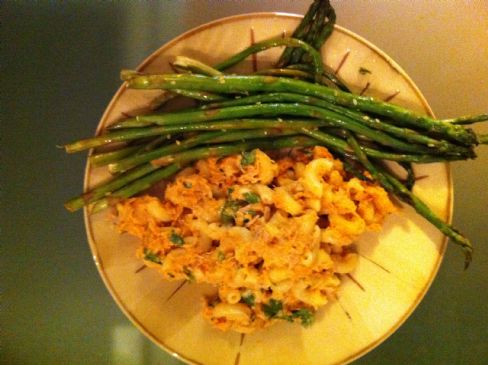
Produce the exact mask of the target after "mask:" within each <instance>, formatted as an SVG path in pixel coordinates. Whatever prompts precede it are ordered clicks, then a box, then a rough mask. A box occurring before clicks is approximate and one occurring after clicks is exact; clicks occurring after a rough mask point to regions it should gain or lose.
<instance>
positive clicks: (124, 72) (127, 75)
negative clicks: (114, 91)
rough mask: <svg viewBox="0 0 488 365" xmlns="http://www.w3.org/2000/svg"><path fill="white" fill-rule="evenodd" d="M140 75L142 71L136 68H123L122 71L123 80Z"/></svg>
mask: <svg viewBox="0 0 488 365" xmlns="http://www.w3.org/2000/svg"><path fill="white" fill-rule="evenodd" d="M140 75H141V73H140V72H137V71H134V70H122V71H120V78H121V79H122V80H123V81H129V80H131V79H133V78H134V77H136V76H140Z"/></svg>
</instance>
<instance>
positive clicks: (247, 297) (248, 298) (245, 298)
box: [241, 293, 256, 307]
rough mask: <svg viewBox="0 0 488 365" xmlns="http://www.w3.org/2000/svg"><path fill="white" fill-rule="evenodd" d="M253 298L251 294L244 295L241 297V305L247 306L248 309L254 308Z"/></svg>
mask: <svg viewBox="0 0 488 365" xmlns="http://www.w3.org/2000/svg"><path fill="white" fill-rule="evenodd" d="M255 299H256V298H255V297H254V294H253V293H249V294H244V295H242V296H241V300H242V302H243V303H245V304H247V305H248V306H250V307H254V302H255Z"/></svg>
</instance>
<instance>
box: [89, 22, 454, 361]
mask: <svg viewBox="0 0 488 365" xmlns="http://www.w3.org/2000/svg"><path fill="white" fill-rule="evenodd" d="M299 20H300V17H298V16H294V15H288V14H276V13H258V14H248V15H240V16H234V17H230V18H225V19H220V20H217V21H214V22H212V23H209V24H206V25H203V26H200V27H198V28H196V29H193V30H190V31H189V32H187V33H185V34H183V35H181V36H179V37H178V38H176V39H174V40H172V41H171V42H169V43H167V44H166V45H164V46H163V47H161V48H160V49H159V50H157V51H156V52H155V53H153V54H152V55H151V56H149V57H148V58H147V59H146V60H145V61H144V62H143V63H142V65H141V66H140V67H139V70H141V71H144V72H172V71H171V69H170V67H169V62H170V61H171V60H172V59H173V58H174V57H175V56H176V55H185V56H190V57H194V58H198V59H200V60H202V61H204V62H207V63H209V64H214V63H217V62H218V61H220V60H222V59H224V58H226V57H227V56H229V55H231V54H233V53H235V52H237V51H239V50H241V49H243V48H245V47H247V46H248V45H249V44H250V42H251V40H252V39H254V40H255V41H259V40H262V39H266V38H270V37H275V36H280V35H282V34H283V33H284V32H286V34H290V33H291V32H292V31H293V29H294V28H295V27H296V26H297V24H298V22H299ZM325 49H326V50H327V53H326V54H324V55H323V57H324V60H325V62H326V63H327V65H329V66H330V67H331V68H332V69H333V70H335V71H336V72H338V74H339V75H340V76H341V77H342V78H343V79H344V80H345V81H346V83H347V84H349V85H352V86H353V87H354V89H355V91H356V92H357V93H364V94H365V95H372V96H375V97H379V98H381V99H384V100H386V99H388V100H391V101H392V102H395V103H398V104H401V105H404V106H408V107H410V108H412V109H414V110H417V111H418V112H420V113H427V114H432V112H431V110H430V108H429V106H428V104H427V102H426V101H425V99H424V98H423V96H422V95H421V93H420V92H419V90H418V89H417V87H416V86H415V85H414V83H413V82H412V80H410V78H409V77H408V76H407V75H406V74H405V72H404V71H403V70H402V69H401V68H400V67H399V66H398V65H397V64H396V63H395V62H393V61H392V60H391V59H390V58H389V57H388V56H386V55H385V54H384V53H383V52H381V51H380V50H379V49H378V48H376V47H375V46H373V45H372V44H370V43H368V42H367V41H365V40H364V39H362V38H361V37H359V36H357V35H355V34H353V33H352V32H350V31H348V30H346V29H343V28H341V27H337V28H336V31H335V32H334V34H333V35H332V36H331V38H330V39H329V40H328V41H327V44H326V47H325ZM280 51H281V50H278V49H273V50H268V51H266V52H263V53H260V54H258V56H257V59H256V61H257V62H256V63H257V66H258V68H262V67H265V66H266V65H271V63H272V62H273V61H275V60H276V59H277V57H278V56H279V54H280ZM253 64H255V62H253V59H252V58H251V57H250V58H249V60H248V62H245V63H244V65H241V66H239V69H236V70H235V71H242V72H246V71H247V72H250V71H252V67H253ZM360 68H364V69H367V70H369V71H370V72H366V73H365V72H360ZM363 71H364V70H363ZM157 94H158V92H154V91H151V92H145V91H137V90H126V89H124V88H123V87H122V88H121V89H120V90H119V91H118V92H117V93H116V94H115V96H114V98H113V100H112V101H111V103H110V105H109V106H108V108H107V110H106V111H105V114H104V115H103V118H102V120H101V122H100V125H99V128H98V131H100V130H101V129H103V127H104V126H106V125H107V124H109V123H111V122H112V121H114V120H116V119H119V118H121V117H122V115H123V113H130V112H133V111H134V110H138V109H141V108H145V107H147V106H148V105H150V104H151V100H153V99H154V98H155V97H156V96H157ZM416 172H417V175H418V176H423V177H424V178H423V179H421V180H419V181H418V183H417V184H416V188H415V192H416V193H417V194H418V195H419V196H420V197H421V198H423V199H424V200H425V201H426V202H427V203H428V205H429V206H430V207H432V208H433V210H434V211H435V212H437V213H438V214H439V215H440V216H441V217H443V218H444V219H445V220H447V221H449V220H450V218H451V208H452V187H451V180H450V174H449V168H448V166H447V165H445V164H430V165H427V166H417V167H416ZM106 177H107V173H106V171H105V169H103V168H98V169H94V168H91V167H90V166H89V165H88V166H87V169H86V176H85V187H86V188H89V187H90V186H93V185H94V184H96V183H97V182H99V181H101V180H103V179H105V178H106ZM85 222H86V228H87V233H88V239H89V242H90V247H91V249H92V251H93V255H94V258H95V262H96V264H97V266H98V269H99V271H100V274H101V276H102V278H103V280H104V282H105V284H106V285H107V288H108V289H109V291H110V293H111V294H112V296H113V297H114V299H115V300H116V302H117V303H118V305H119V306H120V308H121V309H122V310H123V311H124V313H125V314H126V315H127V316H128V317H129V318H130V319H131V320H132V322H133V323H134V324H135V325H136V326H137V327H138V328H139V329H140V330H141V331H142V332H143V333H144V334H145V335H146V336H148V337H149V338H151V339H152V340H153V341H154V342H155V343H157V344H158V345H160V346H162V347H163V348H164V349H166V350H167V351H169V352H171V353H173V354H174V355H175V356H178V357H180V358H181V359H183V360H184V361H187V362H189V363H198V364H236V363H239V364H240V365H248V364H253V365H255V364H280V365H283V364H295V365H298V364H340V363H347V362H350V361H352V360H354V359H356V358H358V357H359V356H361V355H364V354H365V353H366V352H367V351H369V350H371V349H372V348H374V347H375V346H377V345H378V344H380V343H381V342H382V341H384V340H385V339H386V338H387V337H388V336H389V335H391V334H392V333H393V332H394V331H395V330H396V329H397V328H398V327H399V326H400V325H401V324H402V323H403V322H404V321H405V320H406V319H407V317H408V316H409V315H410V314H411V313H412V311H413V310H414V309H415V307H416V306H417V305H418V304H419V302H420V300H421V299H422V298H423V296H424V294H425V293H426V291H427V289H428V287H429V286H430V284H431V282H432V280H433V278H434V277H435V275H436V273H437V270H438V268H439V265H440V262H441V260H442V257H443V253H444V250H445V245H446V241H445V239H444V238H443V236H442V235H441V234H440V233H439V232H438V231H437V230H436V229H435V228H433V227H432V226H431V225H430V224H428V223H426V222H425V221H424V220H423V219H422V218H420V217H419V216H418V215H416V214H415V213H414V212H413V210H412V209H410V208H404V209H402V210H401V211H400V212H399V213H398V214H395V215H394V216H392V217H391V218H390V219H388V220H387V221H386V223H385V225H384V230H383V231H382V233H381V234H379V235H377V234H369V233H368V234H366V235H364V236H363V237H362V239H361V240H360V242H358V251H359V253H360V257H361V258H360V263H359V267H358V268H357V270H356V271H355V272H354V273H353V275H352V276H350V277H345V278H344V281H343V285H342V287H341V289H340V291H339V296H338V300H337V301H336V302H333V303H330V304H329V305H327V306H326V307H325V308H323V309H321V310H320V311H319V312H318V315H317V318H316V322H315V324H314V325H313V326H312V327H310V328H307V329H304V328H302V327H301V326H299V325H295V324H290V323H286V322H283V323H279V324H277V325H275V326H272V327H271V328H269V329H266V330H262V331H259V332H257V333H254V334H250V335H246V336H241V335H240V334H237V333H221V332H219V331H217V330H214V329H212V328H211V327H210V326H209V325H208V324H207V323H206V322H204V321H203V320H202V318H201V316H200V313H199V312H200V308H201V301H200V298H201V295H202V293H203V292H208V291H209V290H211V289H210V288H208V287H205V286H199V285H195V284H186V285H183V286H181V283H175V282H164V281H162V280H161V279H160V277H159V276H158V274H157V273H156V272H153V271H152V270H149V269H146V270H142V271H138V269H139V268H140V267H141V266H142V262H141V261H140V260H137V259H136V258H135V257H134V252H135V249H136V246H137V242H136V240H134V239H133V238H131V237H129V236H127V235H120V234H118V232H117V231H116V229H115V227H114V226H113V224H111V223H109V220H108V213H107V211H105V212H100V213H98V214H95V215H92V216H89V215H88V214H87V213H86V211H85ZM180 286H181V287H180Z"/></svg>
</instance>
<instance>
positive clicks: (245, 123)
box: [64, 108, 329, 153]
mask: <svg viewBox="0 0 488 365" xmlns="http://www.w3.org/2000/svg"><path fill="white" fill-rule="evenodd" d="M246 111H248V112H249V113H248V114H249V115H251V116H252V115H253V114H255V113H256V112H255V111H252V109H251V108H247V110H246ZM256 114H259V113H256ZM270 114H275V112H272V113H270ZM321 125H322V126H323V125H329V123H328V121H322V120H313V119H308V120H305V119H303V120H295V121H290V120H281V121H280V120H273V119H228V120H224V121H221V120H217V121H215V122H199V123H185V124H174V125H162V126H156V127H144V128H129V129H122V130H117V131H115V132H110V133H106V134H102V135H99V136H96V137H92V138H87V139H82V140H79V141H76V142H73V143H69V144H67V145H65V146H64V147H65V149H66V152H68V153H74V152H80V151H83V150H87V149H90V148H94V147H99V146H103V145H105V144H109V143H113V142H123V141H130V140H133V139H138V138H142V137H149V136H158V135H166V134H171V133H185V132H193V131H210V130H229V129H238V130H242V129H261V128H277V129H290V128H292V129H297V128H300V127H303V126H321Z"/></svg>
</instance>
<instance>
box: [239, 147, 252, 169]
mask: <svg viewBox="0 0 488 365" xmlns="http://www.w3.org/2000/svg"><path fill="white" fill-rule="evenodd" d="M255 161H256V150H252V151H249V152H247V151H245V152H242V158H241V166H242V167H244V166H249V165H252V164H253V163H254V162H255Z"/></svg>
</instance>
